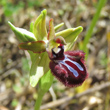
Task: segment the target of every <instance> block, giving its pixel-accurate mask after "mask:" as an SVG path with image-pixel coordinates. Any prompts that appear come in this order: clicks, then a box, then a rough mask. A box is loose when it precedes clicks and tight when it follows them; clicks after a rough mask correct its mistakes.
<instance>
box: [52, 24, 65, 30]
mask: <svg viewBox="0 0 110 110" xmlns="http://www.w3.org/2000/svg"><path fill="white" fill-rule="evenodd" d="M63 25H64V23H60V24H58V25H56V26H55V27H54V30H55V32H56V31H57V30H58V29H60V28H61V27H62V26H63Z"/></svg>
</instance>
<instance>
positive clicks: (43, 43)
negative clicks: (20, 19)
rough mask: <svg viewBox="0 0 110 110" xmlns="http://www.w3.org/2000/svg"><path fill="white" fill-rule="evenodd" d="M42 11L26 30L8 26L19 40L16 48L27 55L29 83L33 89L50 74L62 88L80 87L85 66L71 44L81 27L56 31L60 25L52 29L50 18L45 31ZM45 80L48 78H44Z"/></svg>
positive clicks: (83, 54)
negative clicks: (26, 51)
mask: <svg viewBox="0 0 110 110" xmlns="http://www.w3.org/2000/svg"><path fill="white" fill-rule="evenodd" d="M46 13H47V11H46V10H43V11H42V12H41V14H40V15H39V17H38V18H37V19H36V21H35V23H31V25H30V31H31V32H29V31H27V30H25V29H22V28H18V27H15V26H13V25H12V24H11V23H10V22H9V25H10V27H11V29H12V30H13V31H14V33H15V35H16V36H17V38H18V40H19V41H20V44H19V48H20V49H23V50H28V52H29V54H30V56H31V61H32V65H31V70H30V84H31V85H32V86H33V87H35V86H36V85H37V83H38V82H39V80H40V79H42V77H43V76H44V74H47V73H48V71H50V70H51V73H52V74H53V75H54V76H55V77H56V78H57V79H58V80H59V81H60V82H62V83H63V84H64V85H65V86H67V87H74V86H78V85H81V84H82V83H83V82H84V81H85V79H86V78H87V76H88V73H87V69H86V66H85V61H84V58H85V53H84V52H82V51H73V50H72V49H73V45H74V42H75V41H76V39H77V38H78V35H79V33H80V32H81V31H82V30H83V28H82V27H81V26H79V27H77V28H69V29H65V30H63V31H60V32H56V31H57V30H58V29H59V28H60V27H61V26H62V25H63V23H61V24H59V25H57V26H55V27H54V24H53V19H50V21H49V32H48V33H47V29H46ZM47 80H48V78H47Z"/></svg>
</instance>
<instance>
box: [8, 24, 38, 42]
mask: <svg viewBox="0 0 110 110" xmlns="http://www.w3.org/2000/svg"><path fill="white" fill-rule="evenodd" d="M8 24H9V26H10V27H11V29H12V31H13V32H14V33H15V35H16V37H17V39H18V40H19V41H20V42H27V41H36V38H35V36H34V34H33V33H31V32H29V31H27V30H26V29H22V28H18V27H15V26H14V25H13V24H12V23H11V22H8Z"/></svg>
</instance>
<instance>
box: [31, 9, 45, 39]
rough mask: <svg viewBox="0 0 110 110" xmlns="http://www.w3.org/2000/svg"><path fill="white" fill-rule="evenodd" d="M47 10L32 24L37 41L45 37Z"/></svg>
mask: <svg viewBox="0 0 110 110" xmlns="http://www.w3.org/2000/svg"><path fill="white" fill-rule="evenodd" d="M46 15H47V10H46V9H45V10H43V11H42V12H41V14H40V15H39V16H38V18H37V19H36V21H35V23H34V28H33V33H34V35H35V37H36V39H37V40H43V39H45V38H46V37H47V29H46Z"/></svg>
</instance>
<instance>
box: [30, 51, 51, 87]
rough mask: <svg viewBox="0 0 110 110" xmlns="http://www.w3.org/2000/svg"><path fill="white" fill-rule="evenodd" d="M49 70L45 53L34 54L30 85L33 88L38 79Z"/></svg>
mask: <svg viewBox="0 0 110 110" xmlns="http://www.w3.org/2000/svg"><path fill="white" fill-rule="evenodd" d="M48 70H49V57H48V54H47V52H43V53H41V54H36V56H34V58H33V60H32V65H31V70H30V84H31V86H32V87H35V86H36V85H37V83H38V82H39V80H40V78H41V77H42V76H43V75H44V73H47V71H48Z"/></svg>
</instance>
